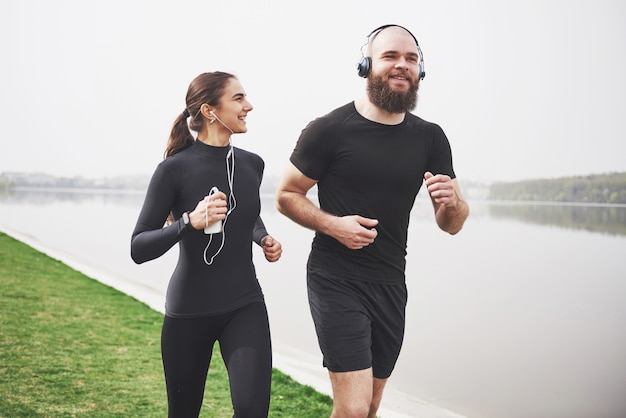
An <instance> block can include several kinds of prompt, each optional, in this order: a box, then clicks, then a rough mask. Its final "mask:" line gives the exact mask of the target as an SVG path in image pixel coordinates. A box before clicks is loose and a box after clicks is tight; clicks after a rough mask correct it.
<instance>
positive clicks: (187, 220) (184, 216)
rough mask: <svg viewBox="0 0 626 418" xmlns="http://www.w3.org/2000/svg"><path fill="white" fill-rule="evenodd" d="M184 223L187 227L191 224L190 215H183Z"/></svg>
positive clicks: (185, 213)
mask: <svg viewBox="0 0 626 418" xmlns="http://www.w3.org/2000/svg"><path fill="white" fill-rule="evenodd" d="M183 223H184V224H185V225H187V224H188V223H189V214H188V213H187V212H184V213H183Z"/></svg>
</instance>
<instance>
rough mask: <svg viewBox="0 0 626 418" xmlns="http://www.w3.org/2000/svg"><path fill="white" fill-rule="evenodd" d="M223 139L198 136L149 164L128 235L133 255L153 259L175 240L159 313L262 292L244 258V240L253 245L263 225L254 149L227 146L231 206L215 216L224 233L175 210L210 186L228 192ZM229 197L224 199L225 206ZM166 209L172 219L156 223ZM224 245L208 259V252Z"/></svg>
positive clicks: (202, 310)
mask: <svg viewBox="0 0 626 418" xmlns="http://www.w3.org/2000/svg"><path fill="white" fill-rule="evenodd" d="M229 150H230V147H213V146H210V145H206V144H204V143H202V142H201V141H195V142H194V144H193V145H192V146H191V147H189V148H187V149H185V150H184V151H181V152H179V153H178V154H175V155H173V156H171V157H169V158H167V159H165V160H164V161H162V162H161V163H160V164H159V165H158V166H157V168H156V170H155V172H154V174H153V176H152V179H151V181H150V185H149V186H148V190H147V193H146V197H145V201H144V204H143V207H142V209H141V212H140V214H139V219H138V220H137V225H136V226H135V230H134V231H133V234H132V239H131V257H132V259H133V260H134V261H135V262H136V263H143V262H146V261H149V260H153V259H155V258H157V257H160V256H161V255H163V254H165V253H166V252H167V251H168V250H169V249H170V248H171V247H172V246H173V245H174V244H176V243H178V244H179V250H180V251H179V258H178V263H177V265H176V268H175V270H174V272H173V274H172V276H171V279H170V282H169V285H168V289H167V295H166V302H165V313H166V315H168V316H172V317H198V316H208V315H216V314H220V313H224V312H229V311H232V310H235V309H238V308H240V307H242V306H244V305H246V304H248V303H251V302H254V301H261V300H263V293H262V291H261V287H260V285H259V282H258V280H257V277H256V272H255V268H254V264H253V262H252V242H253V241H254V242H256V243H257V244H259V245H260V243H261V239H262V238H263V237H265V236H266V235H267V231H266V229H265V226H264V224H263V221H262V220H261V218H260V216H259V215H260V211H261V203H260V197H259V187H260V185H261V180H262V177H263V170H264V167H265V164H264V162H263V160H262V159H261V157H259V156H258V155H256V154H253V153H251V152H248V151H245V150H242V149H240V148H234V149H233V152H234V177H233V192H234V197H235V201H236V205H235V208H234V210H232V212H231V213H230V214H229V215H228V218H227V220H226V221H225V222H224V223H223V231H224V235H222V234H221V233H218V234H213V236H212V242H211V245H210V246H209V248H208V250H206V255H205V248H206V246H207V244H208V243H209V239H210V237H211V235H206V234H204V231H203V230H196V229H194V228H193V227H192V226H191V225H190V224H189V225H185V224H184V222H183V220H182V218H181V215H182V214H183V213H184V212H191V211H192V210H194V209H195V208H196V205H197V204H198V202H199V201H200V200H201V199H202V198H203V197H204V196H206V195H207V194H208V193H209V191H210V190H211V188H212V187H213V186H215V187H217V188H218V189H220V190H221V191H223V192H224V193H225V194H226V195H227V196H229V192H230V187H229V182H228V177H227V164H226V158H227V154H228V151H229ZM232 206H233V201H230V202H229V205H228V208H229V209H231V208H232ZM170 213H172V215H173V217H174V219H175V222H174V223H172V224H171V225H169V226H165V227H163V225H164V223H165V220H166V219H167V217H168V215H169V214H170ZM222 238H224V239H225V241H224V247H223V248H222V250H221V252H220V253H219V254H218V255H217V256H216V257H215V259H214V260H213V262H212V263H211V265H207V263H206V262H205V258H206V260H207V261H210V259H211V256H212V255H213V254H215V252H216V251H217V250H218V248H219V246H220V244H221V241H222Z"/></svg>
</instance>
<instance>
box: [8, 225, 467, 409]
mask: <svg viewBox="0 0 626 418" xmlns="http://www.w3.org/2000/svg"><path fill="white" fill-rule="evenodd" d="M0 231H1V232H3V233H5V234H7V235H9V236H11V237H12V238H14V239H16V240H18V241H21V242H23V243H24V244H26V245H28V246H30V247H32V248H34V249H36V250H37V251H39V252H42V253H44V254H46V255H47V256H49V257H51V258H54V259H56V260H59V261H61V262H63V263H64V264H66V265H67V266H69V267H71V268H73V269H75V270H77V271H80V272H81V273H83V274H85V275H86V276H88V277H90V278H91V279H94V280H97V281H98V282H100V283H102V284H105V285H107V286H110V287H112V288H114V289H116V290H118V291H120V292H122V293H125V294H127V295H129V296H132V297H133V298H135V299H137V300H138V301H140V302H142V303H145V304H146V305H148V306H149V307H150V308H151V309H153V310H155V311H157V312H160V313H162V314H163V313H164V300H165V295H164V294H162V293H161V292H158V291H156V290H155V289H153V288H149V287H147V286H144V285H142V284H141V283H138V282H130V281H126V280H120V279H118V278H116V277H114V276H113V275H111V274H108V273H106V272H105V271H103V270H102V269H101V268H98V267H95V266H92V265H89V264H88V263H84V262H81V261H80V260H78V258H77V257H75V256H73V255H72V254H69V253H67V252H64V251H62V250H56V249H53V248H49V247H46V246H45V245H43V244H42V243H41V242H39V240H38V239H37V238H36V237H34V236H32V235H28V234H24V233H21V232H19V231H16V230H13V229H11V228H8V227H6V226H5V225H3V224H0ZM272 345H273V367H274V368H276V369H278V370H280V371H281V372H282V373H285V374H287V375H289V376H290V377H292V378H293V379H294V380H296V381H298V382H299V383H301V384H305V385H308V386H311V387H313V388H314V389H315V390H317V391H318V392H320V393H323V394H326V395H329V396H332V390H331V386H330V381H329V379H328V375H327V372H326V370H325V369H324V368H323V367H322V366H321V365H320V364H317V363H319V360H318V359H317V358H311V355H310V354H308V353H304V352H302V351H300V350H297V349H295V348H293V347H290V346H289V345H287V344H280V343H276V342H274V341H273V342H272ZM378 415H379V416H380V417H381V418H411V417H414V418H467V417H464V416H462V415H459V414H456V413H454V412H451V411H448V410H446V409H444V408H440V407H438V406H436V405H433V404H430V403H428V402H425V401H422V400H420V399H416V398H413V397H410V396H408V395H406V394H404V393H402V392H400V391H398V390H395V389H393V388H391V387H388V388H386V389H385V393H384V396H383V403H382V405H381V407H380V409H379V411H378Z"/></svg>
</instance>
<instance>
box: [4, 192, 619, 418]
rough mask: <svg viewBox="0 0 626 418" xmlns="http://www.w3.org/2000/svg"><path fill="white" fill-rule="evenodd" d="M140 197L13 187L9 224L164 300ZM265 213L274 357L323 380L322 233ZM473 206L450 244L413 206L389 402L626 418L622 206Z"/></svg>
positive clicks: (522, 415) (512, 417)
mask: <svg viewBox="0 0 626 418" xmlns="http://www.w3.org/2000/svg"><path fill="white" fill-rule="evenodd" d="M142 202H143V194H142V193H122V192H106V193H105V192H101V193H94V192H93V191H56V192H52V191H45V190H39V191H37V190H32V191H16V192H13V193H11V194H7V193H5V194H0V225H1V226H3V227H6V229H8V230H14V231H19V232H20V233H22V234H25V235H28V236H30V237H32V238H33V239H35V240H37V241H38V242H40V243H41V244H42V245H43V246H45V247H48V248H53V249H56V250H58V251H60V252H62V253H63V254H67V255H68V256H70V257H73V258H76V259H78V260H80V261H81V262H82V263H84V264H86V265H90V266H93V267H94V268H95V269H98V270H101V271H103V272H106V273H107V274H110V275H112V276H116V277H117V278H119V279H120V280H125V281H128V282H129V283H135V284H136V285H138V286H143V287H145V288H146V289H148V290H149V291H152V292H154V294H155V295H157V297H161V296H162V295H163V294H164V292H165V288H166V286H167V281H168V279H169V275H170V273H171V271H172V269H173V265H174V263H175V260H176V256H177V251H178V250H177V248H174V249H172V250H170V251H169V252H168V253H167V254H166V255H165V256H164V257H162V258H160V259H158V260H154V261H151V262H148V263H145V264H143V265H135V264H134V263H133V262H132V260H131V259H130V255H129V252H130V236H131V233H132V230H133V228H134V224H135V221H136V219H137V215H138V213H139V209H140V207H141V204H142ZM262 204H263V212H262V216H263V219H264V221H265V224H266V226H267V228H268V230H269V231H270V233H271V234H272V235H274V236H275V237H276V238H277V239H278V240H280V241H281V242H282V244H283V251H284V252H283V257H282V259H281V260H280V261H279V262H278V263H273V264H270V263H267V262H266V261H265V259H264V258H263V256H262V253H261V251H260V250H259V249H258V248H255V252H254V257H255V262H256V267H257V273H258V277H259V280H260V282H261V286H262V287H263V290H264V293H265V296H266V301H267V305H268V310H269V314H270V321H271V327H272V338H273V340H274V344H275V349H276V350H277V351H278V353H277V354H279V355H281V356H285V357H288V358H290V359H293V360H294V362H297V363H299V367H300V368H301V369H302V371H303V373H306V371H307V370H310V372H311V374H315V375H316V376H318V377H319V376H320V373H321V376H322V377H321V378H322V379H323V380H327V379H326V378H325V372H324V371H323V369H322V367H321V356H320V354H319V349H318V347H317V342H316V339H315V332H314V329H313V324H312V322H311V319H310V315H309V311H308V302H307V297H306V283H305V262H306V258H307V256H308V250H309V248H310V243H311V238H312V236H313V233H312V232H311V231H309V230H306V229H304V228H302V227H300V226H298V225H296V224H294V223H293V222H291V221H289V220H288V219H287V218H285V217H284V216H282V215H280V214H279V213H278V212H277V211H276V210H275V209H274V201H273V196H266V197H264V198H263V202H262ZM470 208H471V214H470V218H469V219H468V221H467V223H466V225H465V227H464V229H463V231H461V232H460V233H459V234H458V235H456V236H450V235H448V234H446V233H443V232H441V231H440V230H439V229H438V228H437V227H436V225H435V222H434V215H433V211H432V206H431V204H430V202H429V201H427V200H426V199H424V198H423V197H421V198H418V200H417V202H416V204H415V208H414V210H413V212H412V216H411V226H410V231H409V244H408V258H407V284H408V288H409V303H408V307H407V329H406V338H405V344H404V347H403V350H402V353H401V355H400V359H399V361H398V365H397V367H396V370H395V371H394V374H393V375H392V377H391V379H390V381H389V390H390V392H389V393H390V394H391V393H394V392H397V393H396V395H398V394H399V396H400V397H402V396H406V397H407V398H411V399H419V400H423V401H425V402H428V403H432V404H434V405H439V406H441V407H444V408H446V409H448V410H450V411H454V412H456V413H458V414H460V415H463V416H467V417H470V418H624V417H626V207H618V206H610V207H608V206H581V205H556V204H545V203H544V204H539V203H536V204H528V203H512V202H508V203H496V202H488V201H471V200H470ZM160 303H162V302H160ZM392 399H393V397H390V398H389V399H387V398H385V399H384V400H383V406H384V405H385V402H387V401H388V402H392ZM409 415H410V413H409Z"/></svg>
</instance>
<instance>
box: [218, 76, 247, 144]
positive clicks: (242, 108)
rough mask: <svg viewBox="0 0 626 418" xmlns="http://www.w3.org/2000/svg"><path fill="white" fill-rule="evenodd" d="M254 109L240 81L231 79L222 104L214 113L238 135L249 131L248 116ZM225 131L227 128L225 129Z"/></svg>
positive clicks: (221, 99)
mask: <svg viewBox="0 0 626 418" xmlns="http://www.w3.org/2000/svg"><path fill="white" fill-rule="evenodd" d="M252 109H253V107H252V104H251V103H250V102H249V101H248V99H246V92H245V91H244V89H243V87H242V86H241V83H240V82H239V80H237V79H235V78H231V79H230V80H229V81H228V84H227V85H226V88H225V89H224V94H223V95H222V97H220V104H219V106H218V107H217V109H216V110H215V111H214V112H215V115H216V116H217V117H218V118H219V119H220V120H221V121H222V123H223V124H224V125H226V126H227V127H228V128H230V130H232V132H233V133H236V134H238V133H244V132H247V131H248V127H247V126H246V116H247V115H248V112H250V111H251V110H252ZM217 123H219V121H217ZM220 125H221V124H220ZM224 129H227V128H226V127H224Z"/></svg>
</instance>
